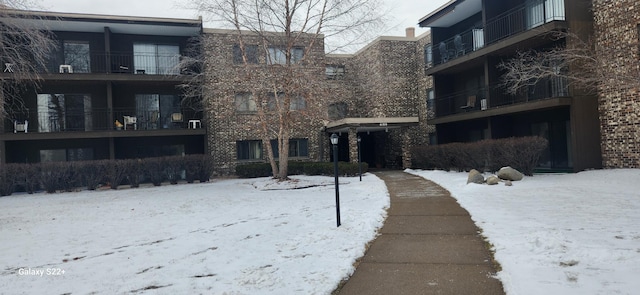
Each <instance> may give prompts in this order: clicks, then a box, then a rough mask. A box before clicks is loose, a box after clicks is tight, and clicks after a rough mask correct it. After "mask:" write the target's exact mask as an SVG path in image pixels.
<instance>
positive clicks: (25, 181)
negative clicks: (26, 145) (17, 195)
mask: <svg viewBox="0 0 640 295" xmlns="http://www.w3.org/2000/svg"><path fill="white" fill-rule="evenodd" d="M15 165H16V166H17V168H16V171H17V172H16V185H19V186H22V187H23V188H24V191H26V192H27V193H29V194H33V193H35V192H36V191H37V190H38V189H40V177H39V176H40V174H41V170H42V165H41V164H40V163H38V164H15Z"/></svg>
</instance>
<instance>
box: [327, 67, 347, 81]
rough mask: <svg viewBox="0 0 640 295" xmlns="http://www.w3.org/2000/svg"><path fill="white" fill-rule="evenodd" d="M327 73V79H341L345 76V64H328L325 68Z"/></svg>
mask: <svg viewBox="0 0 640 295" xmlns="http://www.w3.org/2000/svg"><path fill="white" fill-rule="evenodd" d="M325 75H326V76H327V79H331V80H340V79H342V78H343V77H344V66H343V65H328V66H326V68H325Z"/></svg>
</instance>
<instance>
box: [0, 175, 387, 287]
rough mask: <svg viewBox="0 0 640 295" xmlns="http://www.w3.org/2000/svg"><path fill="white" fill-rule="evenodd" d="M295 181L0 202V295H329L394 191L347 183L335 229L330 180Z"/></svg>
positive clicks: (376, 184)
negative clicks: (390, 192) (138, 294)
mask: <svg viewBox="0 0 640 295" xmlns="http://www.w3.org/2000/svg"><path fill="white" fill-rule="evenodd" d="M295 179H297V181H294V182H292V183H289V184H288V185H282V184H277V183H274V181H273V180H270V179H266V178H262V179H240V180H216V181H214V182H212V183H203V184H191V185H171V186H162V187H151V188H140V189H124V190H117V191H113V190H105V191H94V192H89V191H83V192H77V193H59V194H35V195H14V196H10V197H3V198H0V293H2V294H64V293H69V294H89V293H91V294H122V293H129V292H133V293H139V292H143V291H148V292H151V293H159V294H329V293H330V292H331V291H333V290H334V288H336V286H337V285H338V283H339V282H340V281H341V280H342V279H343V278H345V277H348V276H349V275H350V274H351V273H352V272H353V270H354V268H353V264H354V262H355V261H356V259H357V258H359V257H361V256H362V255H364V251H365V246H366V244H367V243H368V242H369V241H370V240H372V239H373V238H374V237H375V236H376V232H377V229H378V228H379V227H381V226H382V224H383V222H384V219H385V218H386V208H388V206H389V196H388V193H387V189H386V187H385V186H384V182H383V181H382V180H380V179H378V178H377V177H375V176H374V175H371V174H367V175H365V177H363V181H362V182H359V181H358V178H340V182H341V184H340V196H341V198H340V201H341V202H340V204H341V217H342V226H341V227H339V228H336V209H335V194H334V186H333V178H329V177H305V176H297V177H295ZM318 185H319V186H318ZM309 186H312V187H309ZM292 187H297V188H298V189H290V188H292ZM305 187H306V188H305ZM287 189H288V190H287Z"/></svg>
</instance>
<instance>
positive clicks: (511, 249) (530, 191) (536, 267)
mask: <svg viewBox="0 0 640 295" xmlns="http://www.w3.org/2000/svg"><path fill="white" fill-rule="evenodd" d="M407 172H410V173H414V174H417V175H420V176H422V177H425V178H427V179H430V180H432V181H434V182H436V183H438V184H440V185H441V186H443V187H445V188H446V189H448V190H449V191H450V192H451V194H452V195H453V196H454V197H455V198H456V199H457V200H458V202H459V203H460V204H461V205H462V206H463V207H464V208H465V209H467V210H468V211H469V213H470V214H471V216H472V218H473V220H474V221H475V223H476V224H477V225H478V226H479V227H480V228H482V230H483V234H484V235H485V236H486V237H487V238H488V239H489V241H490V242H491V243H492V244H493V245H494V247H495V257H496V260H497V261H498V262H499V263H500V264H501V266H502V271H501V272H499V273H498V277H499V278H500V280H501V281H502V282H503V284H504V287H505V291H507V294H512V295H516V294H517V295H524V294H542V293H544V294H558V295H561V294H562V295H564V294H640V293H639V292H640V279H639V278H640V170H638V169H619V170H598V171H587V172H581V173H578V174H566V175H535V176H534V177H525V179H524V180H522V181H518V182H513V186H511V187H508V186H505V185H504V184H499V185H495V186H488V185H477V184H469V185H467V184H466V180H467V174H466V173H455V172H443V171H414V170H408V171H407Z"/></svg>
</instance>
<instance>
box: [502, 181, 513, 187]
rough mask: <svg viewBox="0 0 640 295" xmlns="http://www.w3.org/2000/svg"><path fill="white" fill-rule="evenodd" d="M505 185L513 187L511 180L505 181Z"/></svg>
mask: <svg viewBox="0 0 640 295" xmlns="http://www.w3.org/2000/svg"><path fill="white" fill-rule="evenodd" d="M504 185H505V186H512V185H513V183H511V180H505V181H504Z"/></svg>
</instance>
